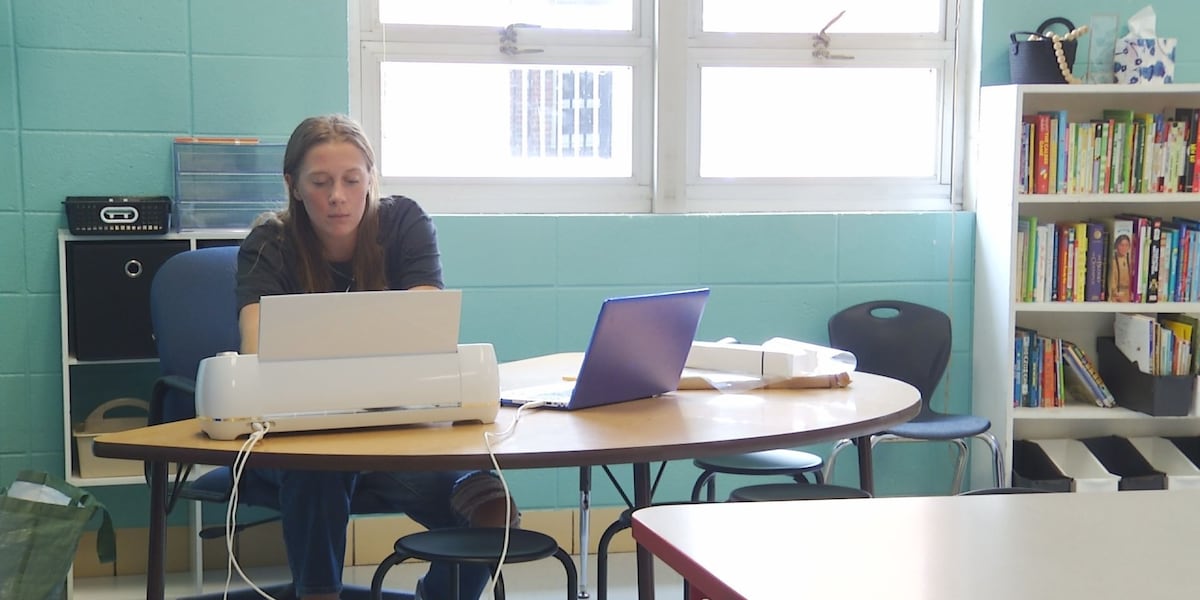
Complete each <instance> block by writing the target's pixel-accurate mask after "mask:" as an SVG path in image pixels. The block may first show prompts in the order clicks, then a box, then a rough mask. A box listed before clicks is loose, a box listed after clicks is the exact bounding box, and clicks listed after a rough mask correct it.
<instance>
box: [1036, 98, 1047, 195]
mask: <svg viewBox="0 0 1200 600" xmlns="http://www.w3.org/2000/svg"><path fill="white" fill-rule="evenodd" d="M1033 132H1034V156H1033V164H1034V169H1033V193H1035V194H1048V193H1050V137H1051V135H1050V115H1049V114H1048V113H1038V114H1037V115H1035V121H1034V128H1033Z"/></svg>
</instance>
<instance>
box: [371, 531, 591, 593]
mask: <svg viewBox="0 0 1200 600" xmlns="http://www.w3.org/2000/svg"><path fill="white" fill-rule="evenodd" d="M508 535H509V539H508V553H507V554H505V556H504V563H505V564H508V563H514V564H515V563H523V562H530V561H534V560H541V559H543V558H547V557H550V556H553V557H555V558H557V559H558V562H560V563H562V565H563V569H564V570H565V571H566V572H567V593H566V597H567V600H575V589H576V587H578V579H579V575H578V573H577V572H576V570H575V563H574V562H572V560H571V556H570V555H569V554H567V552H566V551H565V550H563V549H562V548H560V547H559V546H558V542H556V541H554V538H552V537H550V536H548V535H546V534H544V533H538V532H536V531H529V530H527V529H510V530H509V532H508ZM503 546H504V528H502V527H460V528H453V529H435V530H432V531H422V532H419V533H413V534H410V535H406V536H404V537H402V538H400V539H398V540H396V544H395V546H394V549H395V552H392V553H391V554H389V555H388V557H387V558H385V559H383V561H382V562H380V563H379V567H378V568H376V569H375V575H374V577H372V578H371V597H372V598H376V599H378V598H381V597H382V593H383V578H384V576H385V575H387V572H388V571H389V570H390V569H391V568H392V567H394V566H396V565H398V564H400V563H402V562H404V561H406V560H408V559H410V558H416V559H420V560H428V561H435V560H436V561H444V562H448V563H450V564H451V567H452V568H451V572H452V577H451V578H450V581H451V582H452V588H451V596H452V597H454V598H458V567H459V565H460V564H462V563H483V564H486V565H488V567H489V568H491V570H492V574H493V575H494V576H495V577H496V589H495V592H496V600H504V576H503V574H500V575H496V568H497V566H498V565H499V562H500V552H501V551H502V550H503Z"/></svg>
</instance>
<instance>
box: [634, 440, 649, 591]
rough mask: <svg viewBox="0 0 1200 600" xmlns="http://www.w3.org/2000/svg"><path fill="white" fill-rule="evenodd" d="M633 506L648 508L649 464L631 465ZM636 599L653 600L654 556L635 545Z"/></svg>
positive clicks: (639, 545) (640, 546)
mask: <svg viewBox="0 0 1200 600" xmlns="http://www.w3.org/2000/svg"><path fill="white" fill-rule="evenodd" d="M633 505H634V506H639V507H640V506H650V463H634V464H633ZM637 579H638V599H639V600H654V555H653V554H651V553H650V551H649V550H647V549H645V548H643V547H642V545H641V544H638V545H637Z"/></svg>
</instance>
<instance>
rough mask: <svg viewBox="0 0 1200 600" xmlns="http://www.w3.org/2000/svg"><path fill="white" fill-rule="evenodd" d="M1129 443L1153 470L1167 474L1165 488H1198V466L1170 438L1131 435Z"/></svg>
mask: <svg viewBox="0 0 1200 600" xmlns="http://www.w3.org/2000/svg"><path fill="white" fill-rule="evenodd" d="M1129 443H1131V444H1133V447H1134V448H1137V451H1138V452H1139V453H1140V454H1141V455H1142V456H1143V457H1144V458H1145V459H1146V461H1147V462H1149V463H1150V466H1152V467H1154V468H1155V470H1158V471H1162V472H1163V473H1166V474H1167V489H1169V490H1188V489H1192V490H1194V489H1200V468H1198V467H1196V465H1194V464H1192V461H1190V460H1188V457H1187V456H1184V454H1183V452H1181V451H1180V450H1179V447H1178V446H1176V445H1175V444H1173V443H1171V440H1168V439H1165V438H1160V437H1131V438H1129Z"/></svg>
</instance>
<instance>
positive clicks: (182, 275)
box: [149, 246, 409, 598]
mask: <svg viewBox="0 0 1200 600" xmlns="http://www.w3.org/2000/svg"><path fill="white" fill-rule="evenodd" d="M237 250H238V249H237V247H236V246H220V247H212V248H203V249H199V250H193V251H189V252H182V253H180V254H176V255H175V256H172V257H171V258H169V259H168V260H167V261H166V262H164V263H163V265H162V266H161V267H160V268H159V270H158V272H157V273H156V274H155V276H154V281H153V282H152V283H151V286H150V321H151V324H152V326H153V331H154V337H155V342H156V344H157V348H158V358H159V365H160V369H161V376H160V377H159V378H158V379H157V380H156V381H155V383H154V389H153V391H152V393H151V399H150V418H149V422H150V424H159V423H167V422H171V421H177V420H180V419H189V418H193V417H195V416H196V411H195V408H196V407H195V397H194V395H195V385H196V384H195V381H196V371H197V369H198V367H199V365H200V361H201V360H202V359H204V358H207V357H209V356H213V355H215V354H217V353H218V352H225V351H236V350H238V349H239V347H240V334H239V331H238V321H237V300H236V299H235V296H234V286H235V283H236V281H235V280H236V273H237ZM190 473H191V466H190V465H180V466H179V468H177V469H176V475H175V478H174V481H173V482H172V483H171V485H170V488H169V489H170V495H169V500H168V505H167V506H168V508H167V511H168V512H170V511H171V510H172V509H173V508H174V506H175V504H176V503H177V501H178V500H181V499H183V500H194V501H200V502H220V503H228V502H229V496H230V492H231V491H232V488H233V474H232V472H231V471H230V469H229V468H228V467H217V468H214V469H212V470H211V471H208V472H206V473H204V474H203V475H201V476H199V477H197V478H195V479H194V480H190V481H189V477H190ZM351 512H353V513H355V514H370V513H377V512H379V510H377V509H374V508H372V507H370V499H369V498H361V499H360V498H354V499H352V506H351ZM278 519H279V517H278V515H272V516H269V517H267V518H264V519H260V520H257V521H253V522H248V523H240V524H238V525H237V527H236V529H235V534H236V533H237V532H241V531H242V530H244V529H246V528H249V527H254V526H256V525H261V524H263V523H268V522H271V521H276V520H278ZM224 535H225V526H224V524H220V525H214V526H209V527H203V528H201V531H200V537H201V538H205V539H209V538H221V537H224ZM235 549H236V546H235ZM290 588H291V585H290V584H284V585H279V586H270V587H268V588H264V590H266V591H267V592H268V593H269V594H271V595H272V596H276V597H281V598H282V597H288V596H289V595H290V594H291V589H290ZM366 592H367V590H365V589H358V590H356V589H354V588H349V587H348V588H347V590H346V591H345V592H344V597H347V598H350V597H355V596H356V595H357V596H358V597H364V596H365V595H366ZM254 597H257V595H255V596H254ZM389 597H392V598H408V597H409V596H408V595H407V594H403V595H392V596H389Z"/></svg>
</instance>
